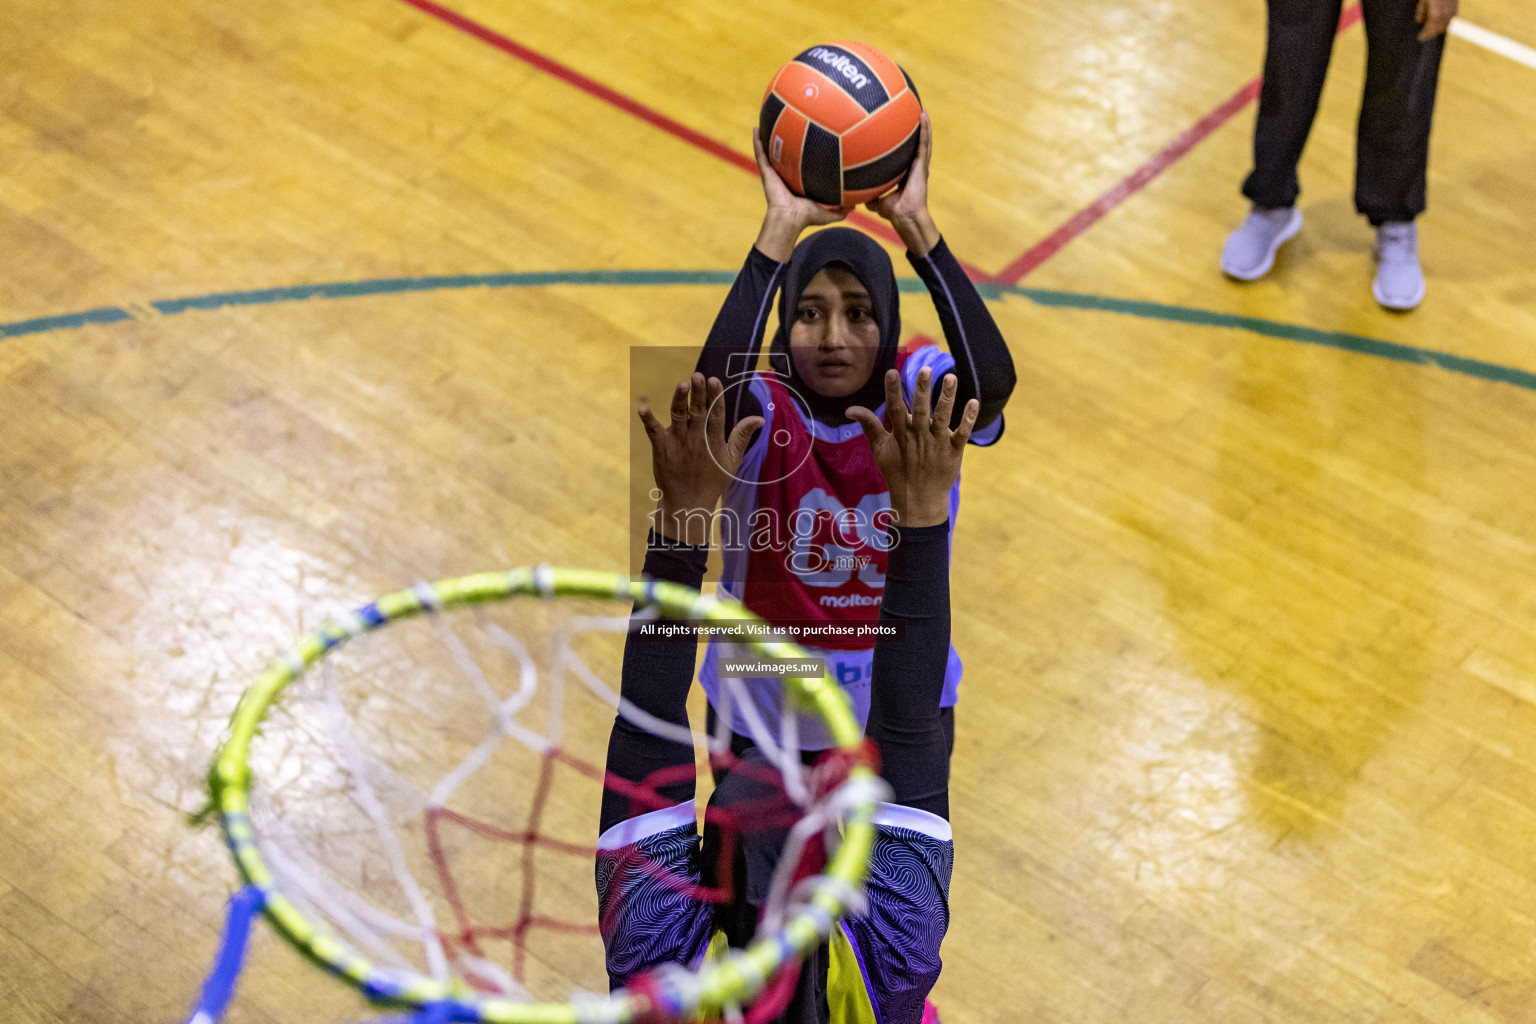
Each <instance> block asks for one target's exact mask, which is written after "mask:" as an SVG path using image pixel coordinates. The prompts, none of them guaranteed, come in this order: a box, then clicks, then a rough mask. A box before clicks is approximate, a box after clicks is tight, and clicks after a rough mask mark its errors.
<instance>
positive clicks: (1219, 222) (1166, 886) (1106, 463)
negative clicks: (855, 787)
mask: <svg viewBox="0 0 1536 1024" xmlns="http://www.w3.org/2000/svg"><path fill="white" fill-rule="evenodd" d="M448 2H449V5H450V6H451V8H452V12H449V11H447V10H445V9H434V8H433V7H432V5H431V4H429V3H427V2H426V0H417V2H414V3H412V2H402V0H337V2H335V3H329V4H320V5H315V4H301V3H297V2H294V0H252V2H248V3H243V4H235V3H228V2H224V0H195V2H192V3H186V4H177V3H169V2H156V0H124V2H121V3H117V4H110V5H109V4H103V3H87V2H83V0H63V2H59V0H54V2H43V0H12V2H11V3H9V4H7V5H5V9H4V11H3V12H0V26H3V31H0V1021H56V1020H57V1021H66V1020H67V1021H71V1022H80V1021H101V1022H106V1021H113V1022H122V1021H145V1022H151V1021H159V1022H163V1021H166V1020H174V1019H177V1018H178V1017H179V1016H181V1015H182V1014H183V1013H184V1012H185V1011H186V1008H187V1007H188V1006H189V1005H190V1003H191V1001H192V999H193V997H194V995H195V993H196V990H197V987H198V985H199V984H200V982H201V979H202V977H203V974H204V972H205V971H206V970H207V967H208V965H209V962H210V959H211V957H212V954H213V950H214V947H215V943H216V940H217V935H218V930H219V927H220V923H221V913H222V906H221V904H222V900H223V898H224V897H225V895H226V894H227V893H228V892H229V891H230V889H231V886H232V882H233V878H234V875H233V871H232V868H231V867H230V865H229V864H228V862H227V857H226V856H225V854H224V853H223V850H222V847H221V846H220V843H219V841H218V839H217V837H216V835H215V834H213V833H211V832H209V831H193V830H189V829H188V828H187V827H186V825H185V824H184V822H183V819H182V815H183V813H184V812H187V811H190V810H193V809H195V808H196V807H197V806H198V805H199V802H200V798H201V788H200V787H201V776H202V774H203V772H204V770H205V767H206V758H207V756H208V753H209V750H210V749H211V745H212V743H213V742H214V740H215V739H216V737H217V735H218V733H219V730H220V728H221V726H222V724H223V722H224V721H225V719H226V717H227V715H228V713H229V711H230V710H231V708H232V706H233V703H234V701H235V699H236V696H237V695H238V693H239V692H240V690H241V689H242V687H243V686H244V685H245V684H246V683H247V682H248V681H249V679H250V678H251V676H252V673H253V671H254V670H255V669H256V668H257V667H258V666H259V665H260V664H261V662H262V661H263V660H264V659H265V658H266V657H267V656H268V655H269V654H271V653H272V652H273V651H274V650H275V649H277V648H278V647H279V646H280V645H282V644H285V643H286V642H287V641H289V640H290V639H292V638H293V637H294V636H295V635H296V634H297V632H298V631H299V630H300V629H301V628H303V627H307V626H313V625H314V624H316V623H317V621H318V619H319V618H320V617H321V616H322V615H324V614H327V613H332V612H335V611H337V610H339V609H341V608H345V607H348V606H350V605H351V604H353V603H355V602H357V601H360V600H363V599H366V598H368V597H371V596H373V595H374V594H376V593H379V592H382V591H384V590H387V589H392V588H394V587H396V586H398V585H401V584H406V583H410V582H413V581H415V580H417V579H421V578H429V579H430V578H436V577H439V576H444V575H451V574H458V573H463V572H468V571H474V570H478V569H483V568H492V567H500V566H507V565H514V564H526V563H534V562H540V561H549V562H554V563H564V564H577V565H590V566H594V567H611V568H619V567H622V566H623V565H625V564H627V559H628V552H629V541H628V538H627V536H626V532H625V531H626V522H627V519H626V500H627V498H626V495H627V491H626V487H627V465H628V450H629V443H630V440H631V437H632V434H631V428H632V424H631V420H632V411H631V409H630V408H629V405H630V399H629V392H628V380H627V366H628V359H629V351H630V349H631V347H632V346H638V345H673V346H677V345H692V344H696V343H697V342H699V341H700V340H701V339H702V338H703V335H704V333H705V331H706V329H707V327H708V324H709V322H710V320H711V318H712V316H713V314H714V311H715V309H716V308H717V305H718V303H719V302H720V301H721V299H722V297H723V296H724V292H725V287H724V284H723V283H722V282H725V281H728V280H729V278H730V274H731V272H732V271H733V270H734V269H735V268H736V267H737V266H738V265H739V263H740V260H741V259H742V257H743V256H744V255H745V253H746V251H747V246H748V245H749V244H750V242H751V240H752V238H753V236H754V233H755V229H756V224H757V220H758V218H759V217H760V214H761V199H760V196H759V191H758V187H757V184H756V182H755V181H754V179H753V178H752V177H751V176H749V174H748V173H746V172H745V171H744V169H743V167H742V164H743V160H744V157H743V154H745V153H747V152H748V151H749V149H748V145H749V144H748V138H749V137H748V131H749V128H750V126H751V124H752V123H753V122H754V120H755V113H756V103H757V101H758V99H759V97H760V95H761V89H762V87H763V84H764V83H766V82H767V80H768V78H769V76H770V74H771V72H772V71H773V70H774V68H776V67H777V66H778V64H779V63H780V62H782V61H783V60H785V59H787V58H788V57H789V56H791V55H792V54H794V53H795V52H797V51H798V50H800V49H801V48H803V47H804V46H806V45H809V44H811V43H814V42H819V41H824V40H828V39H836V38H841V37H851V38H858V39H862V40H866V41H868V42H870V43H873V44H875V45H877V46H880V47H882V48H884V49H886V50H887V51H889V52H891V53H892V54H893V55H895V56H896V57H897V59H898V60H900V61H901V62H902V64H903V65H904V66H905V67H906V68H907V69H908V70H909V71H910V72H911V74H912V76H913V77H914V79H915V80H916V81H917V83H918V86H919V88H920V89H921V91H922V94H923V97H924V99H925V101H926V102H927V104H928V107H929V109H930V111H931V113H932V116H933V120H934V125H935V139H936V156H935V165H934V178H933V194H934V200H933V205H934V210H935V215H936V217H937V219H938V221H939V224H940V227H941V228H942V229H943V231H944V232H945V234H946V236H947V237H948V239H949V241H950V244H951V245H952V246H953V248H954V250H955V251H956V253H957V254H959V255H960V256H961V257H962V258H964V259H965V260H966V261H968V262H969V263H970V264H971V265H973V266H975V267H976V268H978V269H979V271H980V272H981V273H983V274H986V275H988V276H989V279H990V281H991V284H992V287H991V288H990V289H989V295H990V296H991V298H992V299H993V300H994V303H993V310H994V312H995V315H996V316H997V318H998V320H999V322H1000V323H1001V325H1002V326H1003V329H1004V331H1005V333H1006V334H1007V336H1008V337H1009V339H1010V342H1011V344H1012V346H1013V351H1014V354H1015V359H1016V361H1017V363H1018V367H1019V375H1020V383H1019V387H1018V390H1017V391H1016V393H1015V395H1014V398H1013V401H1012V404H1011V406H1010V408H1009V410H1008V421H1009V425H1008V433H1007V437H1006V438H1005V440H1004V441H1003V443H1002V444H1001V445H1000V446H998V447H997V448H995V449H991V450H988V451H973V452H972V453H971V455H970V456H969V458H968V460H967V462H968V470H967V474H966V482H965V490H964V511H963V514H962V523H961V526H960V530H959V534H958V539H957V542H956V551H955V558H956V562H955V593H954V602H955V609H956V644H957V646H958V647H959V649H960V651H961V652H962V655H963V656H964V658H965V662H966V677H965V683H964V687H963V699H962V702H961V705H960V709H959V717H958V722H959V742H958V746H957V749H956V753H955V760H954V766H955V767H954V799H953V807H954V824H955V833H956V848H957V854H956V855H957V863H956V871H955V879H954V888H953V894H952V895H953V908H954V917H953V923H952V926H951V930H950V933H949V937H948V939H947V941H946V945H945V963H946V966H945V972H944V976H943V979H942V981H941V982H940V985H939V987H938V989H937V991H936V992H935V996H934V998H935V1000H936V1001H937V1002H938V1004H939V1005H940V1007H941V1008H942V1010H943V1012H944V1015H945V1020H946V1021H947V1022H951V1024H954V1022H959V1024H965V1022H975V1021H994V1020H998V1021H1001V1020H1008V1021H1042V1022H1049V1021H1056V1022H1063V1024H1065V1022H1126V1024H1157V1022H1165V1021H1166V1022H1179V1024H1192V1022H1212V1024H1216V1022H1220V1024H1248V1022H1253V1024H1257V1022H1275V1024H1281V1022H1284V1024H1301V1022H1313V1021H1317V1022H1323V1021H1329V1022H1335V1021H1338V1022H1341V1021H1351V1022H1364V1021H1382V1022H1387V1021H1391V1022H1416V1024H1430V1022H1433V1024H1447V1022H1457V1024H1494V1022H1519V1021H1536V671H1533V665H1536V627H1533V625H1532V623H1533V621H1536V585H1533V577H1532V573H1531V569H1532V560H1533V556H1536V518H1533V515H1532V508H1536V493H1533V491H1536V483H1533V481H1536V431H1533V430H1532V429H1531V423H1532V421H1533V417H1536V268H1533V265H1532V263H1531V251H1532V250H1531V245H1530V238H1531V235H1532V233H1533V231H1536V179H1533V175H1532V169H1533V168H1536V102H1533V100H1536V68H1533V67H1530V66H1526V65H1525V64H1522V63H1521V62H1520V61H1519V60H1517V59H1515V57H1519V56H1520V55H1521V53H1522V52H1525V51H1520V50H1518V49H1516V50H1514V51H1512V52H1513V53H1514V57H1511V56H1509V55H1502V54H1499V53H1495V52H1492V51H1490V50H1489V49H1487V48H1485V47H1483V46H1480V45H1474V44H1473V43H1472V42H1469V41H1468V40H1467V39H1465V38H1453V39H1452V40H1450V42H1449V43H1448V48H1447V55H1446V59H1445V64H1444V71H1443V75H1442V79H1441V91H1440V101H1439V109H1438V112H1437V114H1438V116H1437V123H1436V126H1435V135H1434V140H1433V156H1432V161H1431V168H1430V209H1429V212H1428V214H1427V215H1426V216H1425V217H1424V218H1423V219H1422V221H1421V224H1422V239H1423V241H1422V248H1423V254H1424V265H1425V269H1426V272H1427V274H1428V278H1429V297H1428V299H1427V300H1426V302H1425V303H1424V305H1423V307H1422V308H1421V309H1420V310H1419V311H1417V312H1415V313H1414V314H1412V315H1409V316H1392V315H1389V314H1387V313H1384V312H1382V311H1381V310H1379V309H1378V308H1377V307H1376V305H1375V304H1374V302H1373V301H1372V300H1371V297H1370V293H1369V283H1370V275H1371V271H1372V267H1371V260H1370V252H1369V248H1370V236H1369V233H1368V230H1367V228H1366V226H1365V225H1364V223H1363V221H1361V220H1360V219H1359V218H1357V217H1356V216H1355V215H1354V213H1353V210H1352V206H1351V203H1350V194H1351V174H1352V168H1353V153H1352V147H1353V137H1354V112H1355V109H1356V104H1357V102H1358V96H1359V93H1360V88H1361V75H1362V67H1363V49H1364V45H1363V33H1362V30H1361V28H1360V27H1359V26H1358V25H1354V26H1353V27H1348V28H1346V29H1344V30H1343V32H1342V33H1341V37H1340V41H1339V45H1338V47H1337V52H1336V55H1335V64H1334V68H1333V74H1332V76H1331V78H1330V80H1329V86H1328V90H1327V92H1326V94H1325V96H1324V101H1323V109H1322V112H1321V114H1320V117H1319V120H1318V124H1317V127H1316V130H1315V132H1314V134H1313V137H1312V141H1311V145H1310V147H1309V149H1308V151H1307V154H1306V157H1305V159H1304V161H1303V165H1302V178H1303V186H1304V194H1303V197H1302V204H1303V209H1304V212H1305V215H1306V217H1307V225H1306V227H1305V229H1304V231H1303V234H1302V235H1301V236H1300V237H1299V238H1298V239H1297V240H1296V241H1295V242H1294V243H1293V244H1292V245H1291V246H1289V247H1288V248H1287V250H1286V251H1285V253H1284V255H1283V256H1282V257H1281V259H1280V261H1279V264H1278V266H1277V268H1276V271H1275V273H1274V274H1273V275H1272V276H1271V277H1270V278H1269V279H1267V280H1266V281H1264V282H1262V283H1258V284H1253V285H1249V286H1238V285H1234V284H1232V283H1230V282H1227V281H1225V280H1223V279H1222V277H1221V276H1220V274H1219V273H1218V272H1217V269H1216V257H1217V253H1218V251H1219V249H1220V246H1221V243H1222V240H1223V238H1224V237H1225V234H1226V232H1227V231H1228V230H1229V229H1230V228H1231V226H1232V225H1233V224H1235V223H1236V221H1237V220H1238V219H1239V218H1240V217H1241V216H1242V214H1243V212H1244V206H1243V202H1242V200H1241V199H1240V197H1239V196H1238V194H1237V185H1238V182H1239V181H1240V179H1241V176H1242V175H1243V173H1244V172H1245V171H1246V169H1247V166H1248V165H1247V152H1248V145H1249V133H1250V131H1251V126H1252V116H1253V105H1252V103H1251V102H1248V100H1249V99H1250V98H1251V92H1248V91H1245V90H1246V89H1247V87H1248V86H1249V83H1251V82H1252V80H1253V78H1254V76H1255V75H1256V74H1257V73H1258V71H1259V67H1260V62H1261V57H1262V47H1263V18H1264V14H1263V5H1262V4H1261V3H1259V2H1257V0H1242V2H1241V3H1235V4H1210V3H1198V2H1195V0H1175V2H1173V3H1168V4H1158V5H1147V4H1141V3H1131V2H1126V0H1087V2H1085V3H1080V4H1065V5H1063V4H1047V3H1037V2H1035V0H1013V2H1008V3H953V4H944V5H934V4H920V3H912V2H903V3H895V4H887V5H881V6H880V8H879V10H880V15H879V16H878V17H877V16H875V15H874V14H873V13H871V12H872V10H873V9H874V8H872V7H871V6H870V5H865V4H852V3H847V4H813V3H804V2H796V0H791V2H786V3H781V4H776V5H766V4H764V5H755V6H754V7H753V8H752V9H750V10H735V9H727V8H725V7H722V6H721V5H719V4H713V3H705V2H701V0H672V2H669V3H667V4H665V5H662V4H649V3H646V4H639V5H636V4H632V3H631V4H620V3H615V2H611V0H595V2H591V3H581V4H577V3H569V2H558V0H544V2H538V0H527V2H508V3H495V2H492V0H448ZM1465 6H1466V11H1465V13H1466V14H1467V15H1468V18H1469V19H1470V20H1471V21H1472V22H1473V23H1474V24H1476V25H1478V26H1481V27H1483V28H1485V29H1489V30H1491V31H1493V32H1496V33H1499V34H1501V35H1502V36H1505V37H1508V38H1511V39H1514V40H1516V41H1517V42H1520V43H1524V44H1525V45H1526V46H1530V45H1536V35H1533V30H1532V27H1531V23H1530V21H1529V18H1528V17H1526V16H1525V9H1524V7H1523V5H1521V4H1520V3H1518V2H1517V0H1467V3H1466V5H1465ZM455 14H456V15H457V16H458V20H457V21H455ZM519 47H522V48H524V49H519ZM1139 169H1140V170H1141V171H1142V173H1140V174H1138V170H1139ZM1152 171H1158V172H1159V173H1156V174H1151V173H1150V172H1152ZM1122 185H1123V187H1118V188H1117V186H1122ZM1137 186H1141V187H1137ZM1101 197H1107V198H1102V199H1101ZM1117 198H1121V199H1123V201H1122V202H1119V203H1118V204H1115V203H1114V202H1113V200H1115V199H1117ZM1080 211H1082V213H1081V215H1079V214H1080ZM1097 214H1102V216H1097ZM1064 225H1065V226H1066V230H1064V231H1063V232H1062V233H1060V234H1057V235H1054V236H1053V232H1056V231H1057V229H1058V228H1061V227H1063V226H1064ZM1052 238H1054V241H1043V240H1049V239H1052ZM903 269H904V267H903ZM680 272H700V273H692V274H690V273H680ZM528 274H543V275H545V276H542V277H540V276H534V277H529V276H518V275H528ZM452 275H504V276H498V277H493V278H490V279H477V280H471V281H465V280H443V281H435V282H434V281H427V280H421V279H424V278H434V277H443V276H449V277H451V276H452ZM349 282H363V284H360V285H358V286H357V287H352V288H337V289H324V288H321V289H312V288H311V289H310V290H308V291H306V290H305V289H306V288H307V287H308V286H315V285H327V284H334V283H349ZM370 282H371V283H370ZM209 296H213V298H209ZM306 296H307V297H306ZM904 307H905V315H906V318H907V324H908V330H909V332H920V333H925V334H930V335H934V334H937V331H938V326H937V321H936V318H935V316H934V315H933V312H932V309H931V307H930V306H929V305H928V303H927V300H926V299H925V298H924V296H922V295H921V294H916V295H913V294H908V295H907V296H906V298H905V300H904ZM594 814H595V810H594ZM361 1009H362V1008H361V1007H360V1006H359V1004H358V1002H357V1000H356V999H355V998H353V997H352V996H351V995H350V994H349V993H347V992H345V991H343V990H341V989H340V987H339V986H337V985H336V984H335V983H333V982H331V981H330V980H328V979H326V978H324V977H323V976H321V975H320V974H318V973H317V972H315V971H314V970H313V969H312V968H310V967H308V966H307V965H305V964H303V963H301V962H299V960H298V958H297V957H296V956H294V955H293V954H292V953H291V952H289V951H288V950H287V948H286V947H284V946H282V945H281V944H280V943H279V942H278V941H276V940H275V939H274V938H273V937H272V935H271V934H270V933H269V932H267V931H266V930H264V929H263V930H261V931H259V933H258V938H257V941H256V948H255V954H254V962H253V964H252V966H251V968H250V969H249V971H248V972H247V975H246V977H245V978H244V981H243V984H242V989H241V992H240V995H239V997H238V999H237V1001H236V1005H235V1008H234V1010H233V1011H232V1015H231V1018H230V1019H231V1020H235V1021H269V1022H270V1021H317V1020H333V1019H355V1018H356V1017H357V1016H359V1015H360V1012H361Z"/></svg>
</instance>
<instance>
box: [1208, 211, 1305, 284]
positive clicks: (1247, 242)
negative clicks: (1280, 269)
mask: <svg viewBox="0 0 1536 1024" xmlns="http://www.w3.org/2000/svg"><path fill="white" fill-rule="evenodd" d="M1300 230H1301V211H1300V210H1298V209H1296V207H1294V206H1277V207H1275V208H1274V209H1271V210H1261V209H1259V208H1258V207H1257V206H1255V207H1254V208H1253V210H1252V211H1251V212H1250V213H1249V214H1248V216H1247V217H1246V218H1245V219H1244V220H1243V222H1242V223H1241V224H1239V225H1238V226H1237V230H1236V231H1234V232H1232V234H1230V235H1228V236H1227V244H1226V245H1224V246H1222V249H1221V269H1222V272H1223V273H1225V274H1226V275H1227V276H1228V277H1235V278H1237V279H1238V280H1239V281H1257V280H1258V279H1259V278H1261V277H1263V276H1264V275H1265V274H1267V273H1269V268H1271V267H1273V266H1274V265H1275V253H1277V252H1279V251H1280V247H1281V246H1282V245H1284V244H1285V243H1286V242H1289V241H1290V240H1291V239H1292V238H1293V237H1294V236H1295V234H1296V232H1298V231H1300Z"/></svg>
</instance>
